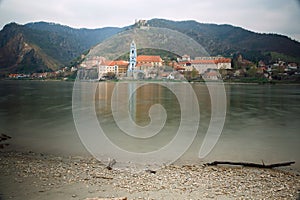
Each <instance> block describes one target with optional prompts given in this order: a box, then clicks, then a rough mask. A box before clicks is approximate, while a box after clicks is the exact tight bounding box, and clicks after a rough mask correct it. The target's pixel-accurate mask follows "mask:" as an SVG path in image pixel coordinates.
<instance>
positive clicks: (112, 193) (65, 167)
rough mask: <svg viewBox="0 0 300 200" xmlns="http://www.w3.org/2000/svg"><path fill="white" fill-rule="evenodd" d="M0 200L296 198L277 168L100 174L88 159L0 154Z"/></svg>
mask: <svg viewBox="0 0 300 200" xmlns="http://www.w3.org/2000/svg"><path fill="white" fill-rule="evenodd" d="M0 177H1V181H0V199H1V200H6V199H15V200H19V199H20V200H21V199H22V200H24V199H30V200H35V199H36V200H37V199H38V200H49V199H50V200H51V199H59V200H60V199H64V200H68V199H70V200H79V199H82V200H85V199H88V198H96V197H98V198H117V197H127V199H297V197H298V195H299V190H300V174H299V173H297V172H295V171H286V170H281V169H256V168H246V167H228V166H217V167H216V166H214V167H212V166H202V165H170V166H166V167H163V168H161V169H159V170H157V171H155V172H154V171H152V172H151V171H140V172H137V171H134V170H131V169H127V170H125V169H123V170H120V169H114V168H113V169H112V170H108V169H106V166H105V165H104V164H102V163H101V162H100V161H97V160H95V159H93V158H83V157H58V156H53V155H45V154H39V153H34V152H15V151H4V150H3V151H1V152H0Z"/></svg>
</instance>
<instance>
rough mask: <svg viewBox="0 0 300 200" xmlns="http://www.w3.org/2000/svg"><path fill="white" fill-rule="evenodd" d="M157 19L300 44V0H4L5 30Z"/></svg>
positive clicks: (0, 5) (0, 20) (1, 20)
mask: <svg viewBox="0 0 300 200" xmlns="http://www.w3.org/2000/svg"><path fill="white" fill-rule="evenodd" d="M152 18H164V19H170V20H176V21H181V20H196V21H198V22H203V23H216V24H231V25H235V26H240V27H242V28H246V29H248V30H251V31H255V32H263V33H278V34H283V35H287V36H289V37H291V38H293V39H296V40H298V41H300V0H123V1H122V0H118V1H116V0H84V1H79V0H0V29H2V28H3V26H4V25H5V24H7V23H10V22H17V23H19V24H25V23H28V22H35V21H47V22H55V23H59V24H63V25H68V26H71V27H74V28H101V27H106V26H118V27H123V26H127V25H131V24H133V23H134V21H135V19H152Z"/></svg>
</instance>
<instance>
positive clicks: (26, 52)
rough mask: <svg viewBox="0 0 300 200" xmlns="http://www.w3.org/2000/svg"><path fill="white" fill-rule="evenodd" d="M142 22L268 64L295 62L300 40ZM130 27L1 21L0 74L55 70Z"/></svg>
mask: <svg viewBox="0 0 300 200" xmlns="http://www.w3.org/2000/svg"><path fill="white" fill-rule="evenodd" d="M147 24H148V25H149V26H150V27H157V28H167V29H171V30H175V31H178V32H180V33H182V34H184V35H187V36H189V37H191V38H193V39H194V40H195V41H196V42H197V43H199V44H201V45H202V47H203V48H204V49H205V50H206V52H207V53H208V54H209V55H212V56H215V55H223V56H229V57H234V56H235V55H236V54H238V53H242V54H243V57H244V58H246V59H248V60H251V61H254V62H257V61H259V60H263V61H265V62H266V63H268V62H272V61H275V60H276V59H278V58H281V59H287V60H286V61H290V62H298V63H300V43H299V42H297V41H294V40H292V39H290V38H288V37H286V36H283V35H278V34H261V33H255V32H252V31H248V30H245V29H242V28H240V27H235V26H231V25H216V24H204V23H199V22H196V21H170V20H165V19H152V20H149V21H148V22H147ZM134 27H135V25H130V26H127V27H122V28H117V27H106V28H99V29H74V28H71V27H68V26H64V25H59V24H55V23H47V22H37V23H29V24H25V25H18V24H15V23H11V24H7V25H6V26H5V27H4V28H3V29H2V30H1V31H0V74H2V75H3V74H7V73H12V72H38V71H52V70H56V69H58V68H60V67H63V66H66V65H69V64H70V62H71V61H72V60H74V59H75V58H76V57H78V56H80V55H81V54H82V53H83V52H85V51H87V50H89V49H90V48H92V47H93V46H96V45H97V44H99V43H101V42H102V41H105V39H107V38H110V37H112V36H114V35H116V34H117V33H120V32H123V31H125V30H126V31H128V30H131V29H132V28H134ZM110 45H111V46H110V47H111V48H113V47H114V48H115V47H117V46H113V45H117V44H113V43H111V44H110ZM178 46H183V45H178ZM144 48H147V47H144ZM170 48H172V49H173V50H174V51H173V52H178V53H180V52H184V49H178V47H177V45H173V46H170ZM124 50H125V49H124ZM126 51H127V49H126ZM123 53H124V52H123ZM195 53H196V52H195ZM121 55H122V54H121Z"/></svg>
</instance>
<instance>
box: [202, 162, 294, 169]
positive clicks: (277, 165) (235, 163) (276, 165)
mask: <svg viewBox="0 0 300 200" xmlns="http://www.w3.org/2000/svg"><path fill="white" fill-rule="evenodd" d="M292 164H295V161H290V162H282V163H274V164H269V165H266V164H265V163H264V162H263V163H262V164H258V163H248V162H231V161H214V162H211V163H206V164H205V165H206V166H216V165H239V166H244V167H256V168H268V169H271V168H274V167H285V166H290V165H292Z"/></svg>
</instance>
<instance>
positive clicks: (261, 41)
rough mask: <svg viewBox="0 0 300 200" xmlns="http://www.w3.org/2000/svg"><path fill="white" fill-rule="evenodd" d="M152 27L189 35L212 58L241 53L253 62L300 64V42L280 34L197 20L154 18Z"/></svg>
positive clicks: (151, 21)
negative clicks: (273, 60) (285, 60)
mask: <svg viewBox="0 0 300 200" xmlns="http://www.w3.org/2000/svg"><path fill="white" fill-rule="evenodd" d="M148 24H149V25H150V26H155V27H164V28H169V29H173V30H177V31H179V32H182V33H184V34H187V35H188V36H190V37H191V38H193V39H194V40H196V41H197V42H198V43H199V44H201V45H202V46H203V47H204V48H205V50H206V51H207V52H208V53H209V54H210V55H223V56H232V55H234V54H236V53H242V54H243V55H244V57H245V58H247V59H249V60H252V61H256V62H257V61H259V60H264V61H265V62H271V61H272V59H276V58H277V57H274V56H272V55H273V54H274V53H277V55H278V54H279V55H278V57H280V56H281V57H282V58H283V57H289V59H290V61H294V62H299V63H300V43H299V42H297V41H295V40H292V39H290V38H288V37H287V36H283V35H278V34H265V33H255V32H252V31H249V30H245V29H243V28H240V27H235V26H232V25H228V24H224V25H217V24H204V23H199V22H196V21H178V22H176V21H170V20H165V19H152V20H149V21H148Z"/></svg>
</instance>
